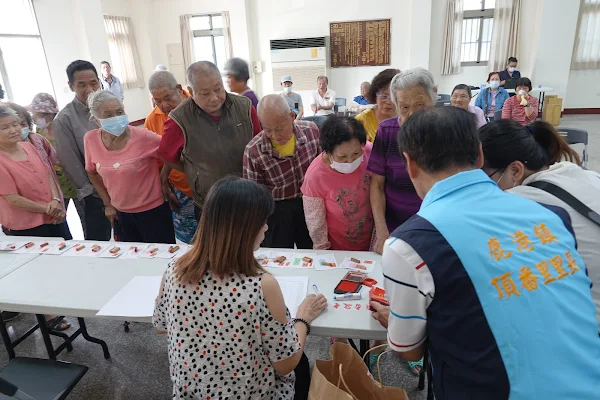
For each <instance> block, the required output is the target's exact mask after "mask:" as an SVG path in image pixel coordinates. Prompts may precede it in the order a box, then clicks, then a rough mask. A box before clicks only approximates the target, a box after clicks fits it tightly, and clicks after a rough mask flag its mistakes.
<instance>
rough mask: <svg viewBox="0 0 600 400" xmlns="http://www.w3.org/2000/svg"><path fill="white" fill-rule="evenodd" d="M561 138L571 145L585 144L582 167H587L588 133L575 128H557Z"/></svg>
mask: <svg viewBox="0 0 600 400" xmlns="http://www.w3.org/2000/svg"><path fill="white" fill-rule="evenodd" d="M556 130H557V131H558V133H559V134H560V136H562V137H563V138H564V139H565V140H566V142H567V143H569V144H583V157H582V158H581V166H582V167H584V168H585V167H586V166H587V162H588V151H587V146H588V133H587V131H585V130H583V129H575V128H563V127H558V128H556Z"/></svg>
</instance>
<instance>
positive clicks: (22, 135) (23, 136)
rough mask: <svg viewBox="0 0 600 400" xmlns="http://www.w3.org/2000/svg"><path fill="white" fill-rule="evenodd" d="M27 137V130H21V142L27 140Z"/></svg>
mask: <svg viewBox="0 0 600 400" xmlns="http://www.w3.org/2000/svg"><path fill="white" fill-rule="evenodd" d="M28 136H29V128H21V141H25V140H27V137H28Z"/></svg>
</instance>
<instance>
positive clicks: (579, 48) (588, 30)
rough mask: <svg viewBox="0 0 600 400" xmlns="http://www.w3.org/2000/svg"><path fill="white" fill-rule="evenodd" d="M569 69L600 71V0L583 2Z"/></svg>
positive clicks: (584, 0)
mask: <svg viewBox="0 0 600 400" xmlns="http://www.w3.org/2000/svg"><path fill="white" fill-rule="evenodd" d="M571 69H600V0H583V1H582V2H581V8H580V10H579V25H578V27H577V36H576V37H575V47H574V50H573V61H572V63H571Z"/></svg>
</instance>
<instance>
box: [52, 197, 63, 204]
mask: <svg viewBox="0 0 600 400" xmlns="http://www.w3.org/2000/svg"><path fill="white" fill-rule="evenodd" d="M52 200H56V201H58V202H59V203H62V201H61V200H60V198H59V197H53V198H52Z"/></svg>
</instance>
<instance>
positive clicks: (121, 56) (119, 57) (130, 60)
mask: <svg viewBox="0 0 600 400" xmlns="http://www.w3.org/2000/svg"><path fill="white" fill-rule="evenodd" d="M104 29H105V30H106V35H107V36H108V49H109V51H110V58H111V59H112V62H113V67H114V69H115V75H116V76H118V77H119V79H120V80H121V84H122V85H123V87H124V88H125V89H131V88H143V87H144V78H143V77H142V70H141V68H140V58H139V56H138V51H137V45H136V43H135V35H134V33H133V24H132V23H131V19H130V18H127V17H114V16H110V15H105V16H104Z"/></svg>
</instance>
